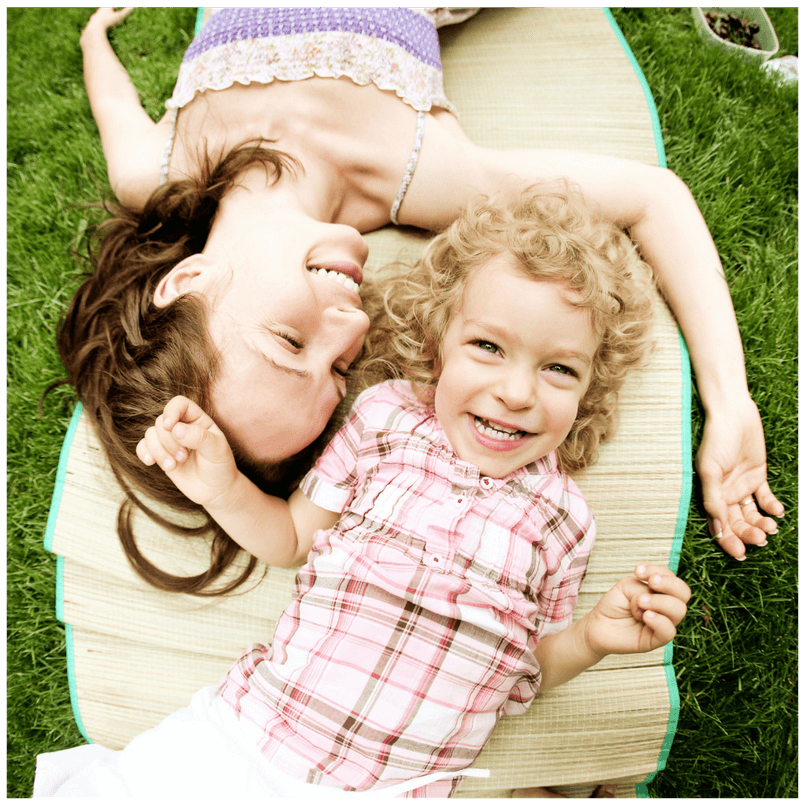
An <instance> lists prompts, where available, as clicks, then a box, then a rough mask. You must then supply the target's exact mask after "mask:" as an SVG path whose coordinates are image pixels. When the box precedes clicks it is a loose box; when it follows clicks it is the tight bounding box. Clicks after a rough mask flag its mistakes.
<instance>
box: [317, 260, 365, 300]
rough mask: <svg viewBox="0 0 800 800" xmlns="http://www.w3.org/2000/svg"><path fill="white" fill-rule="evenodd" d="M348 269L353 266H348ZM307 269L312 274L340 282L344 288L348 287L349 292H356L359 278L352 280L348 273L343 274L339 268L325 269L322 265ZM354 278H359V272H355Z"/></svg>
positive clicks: (351, 268) (351, 269) (352, 268)
mask: <svg viewBox="0 0 800 800" xmlns="http://www.w3.org/2000/svg"><path fill="white" fill-rule="evenodd" d="M349 270H350V271H353V270H354V267H352V266H351V267H349ZM308 271H309V272H310V273H311V274H312V275H322V276H323V277H325V278H331V279H332V280H334V281H336V282H337V283H340V284H341V285H342V286H344V287H345V288H346V289H349V290H350V291H351V292H355V293H356V294H358V289H359V286H358V284H359V282H360V281H359V280H354V279H353V278H352V277H350V275H347V274H345V273H344V272H340V271H339V270H335V269H325V268H324V267H309V268H308ZM359 273H360V270H359ZM354 277H355V278H356V279H360V278H361V275H360V274H355V276H354Z"/></svg>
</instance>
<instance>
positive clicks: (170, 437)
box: [155, 398, 232, 463]
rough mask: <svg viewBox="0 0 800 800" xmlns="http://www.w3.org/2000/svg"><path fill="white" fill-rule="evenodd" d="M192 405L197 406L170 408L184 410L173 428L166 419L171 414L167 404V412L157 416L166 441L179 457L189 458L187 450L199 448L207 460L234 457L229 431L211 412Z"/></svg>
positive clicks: (157, 424) (213, 460) (222, 459)
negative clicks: (223, 427)
mask: <svg viewBox="0 0 800 800" xmlns="http://www.w3.org/2000/svg"><path fill="white" fill-rule="evenodd" d="M184 399H185V398H184ZM170 402H172V401H170ZM189 402H191V401H189ZM192 406H194V409H192V408H189V407H186V406H180V407H178V406H177V405H176V406H175V407H172V408H170V413H172V412H175V411H177V410H183V411H184V413H183V414H182V417H181V419H180V420H179V421H177V422H173V423H172V426H171V430H167V428H166V425H167V424H168V423H167V422H165V420H164V417H166V415H167V409H166V408H165V411H164V414H162V416H160V417H159V418H158V419H157V420H156V425H155V427H156V430H157V431H159V435H160V439H161V441H162V443H163V444H164V445H165V446H166V448H167V450H169V451H170V453H172V454H173V455H174V456H175V457H176V458H177V459H178V460H182V458H185V453H186V452H188V451H192V450H196V451H197V452H199V453H200V454H201V455H202V456H203V458H204V459H206V460H207V461H211V462H215V463H224V462H226V461H228V460H230V459H231V457H232V456H231V451H230V447H229V445H228V440H227V439H226V438H225V434H224V433H223V432H222V431H221V430H220V429H219V428H218V427H217V426H216V425H215V424H214V421H213V420H212V419H211V417H209V416H208V414H206V413H204V412H203V411H201V410H200V409H199V407H198V406H197V405H195V404H192ZM196 412H199V414H198V413H196ZM186 420H193V421H191V422H188V421H186Z"/></svg>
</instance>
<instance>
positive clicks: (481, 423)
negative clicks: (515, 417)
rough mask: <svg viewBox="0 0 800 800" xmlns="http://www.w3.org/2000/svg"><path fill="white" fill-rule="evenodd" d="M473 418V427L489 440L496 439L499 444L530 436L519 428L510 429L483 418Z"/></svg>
mask: <svg viewBox="0 0 800 800" xmlns="http://www.w3.org/2000/svg"><path fill="white" fill-rule="evenodd" d="M473 418H474V420H475V427H476V428H477V429H478V431H479V432H480V433H482V434H483V435H484V436H487V437H488V438H490V439H496V440H497V441H499V442H516V441H519V440H520V439H522V438H524V437H525V436H529V435H530V434H529V433H528V431H523V430H520V429H519V428H511V427H508V426H507V425H501V424H500V423H498V422H491V421H490V420H488V419H484V418H483V417H473Z"/></svg>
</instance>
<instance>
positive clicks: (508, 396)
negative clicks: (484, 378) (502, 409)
mask: <svg viewBox="0 0 800 800" xmlns="http://www.w3.org/2000/svg"><path fill="white" fill-rule="evenodd" d="M495 394H496V396H497V398H498V400H500V401H501V402H502V403H503V404H504V405H505V406H506V407H507V408H509V409H511V410H512V411H519V410H521V409H525V408H531V407H532V406H534V405H535V404H536V376H535V375H532V374H531V373H530V372H529V371H528V370H522V369H520V370H510V371H509V372H508V373H507V374H506V375H505V376H504V378H503V380H501V381H500V382H499V383H498V385H497V387H496V391H495Z"/></svg>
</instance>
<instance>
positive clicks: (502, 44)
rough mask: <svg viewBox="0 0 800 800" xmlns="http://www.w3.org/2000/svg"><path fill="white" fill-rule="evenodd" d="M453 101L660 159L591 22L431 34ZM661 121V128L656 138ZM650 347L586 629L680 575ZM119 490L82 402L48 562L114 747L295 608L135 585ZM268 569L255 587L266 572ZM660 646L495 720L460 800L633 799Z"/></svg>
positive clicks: (153, 539) (652, 134)
mask: <svg viewBox="0 0 800 800" xmlns="http://www.w3.org/2000/svg"><path fill="white" fill-rule="evenodd" d="M441 39H442V57H443V64H444V71H445V81H446V89H447V94H448V96H449V97H450V99H451V100H452V101H453V102H454V103H455V105H456V106H457V108H458V109H459V112H460V119H461V122H462V125H463V126H464V128H465V130H466V131H467V133H468V135H469V136H470V137H471V138H472V139H473V140H474V141H475V142H476V143H478V144H481V145H486V146H493V147H498V148H502V149H506V148H515V147H531V148H533V147H554V148H559V149H575V150H583V151H589V152H596V153H604V154H610V155H618V156H623V157H627V158H634V159H638V160H640V161H645V162H647V163H652V164H658V163H659V160H660V155H659V145H660V140H659V138H658V131H657V127H656V130H655V131H654V126H653V121H652V120H651V110H650V106H649V104H648V94H647V92H646V91H645V90H643V88H642V85H641V84H640V81H639V77H638V74H637V69H638V68H636V67H635V65H632V64H631V62H630V61H629V59H628V56H627V54H626V49H625V48H626V46H625V45H624V43H621V42H620V40H619V39H618V36H617V32H616V26H615V25H614V23H613V20H612V19H610V18H609V17H608V16H607V14H605V13H604V12H603V11H602V10H601V9H574V10H573V9H542V8H512V9H487V10H484V11H482V12H481V13H480V14H479V15H478V16H477V17H475V18H474V19H472V20H470V21H469V22H467V23H465V24H463V25H458V26H454V27H452V28H445V29H443V30H442V31H441ZM656 126H657V123H656ZM368 239H369V243H370V264H369V266H370V269H372V270H374V271H379V270H380V268H381V267H382V266H383V265H385V264H386V263H388V262H389V261H394V260H396V259H397V257H398V254H400V255H402V256H404V257H405V258H414V257H415V255H416V253H418V252H419V250H420V249H421V247H422V244H423V242H424V239H422V238H421V237H419V236H417V235H412V234H410V233H408V232H404V231H401V230H398V229H385V230H383V231H379V232H376V233H373V234H369V237H368ZM656 338H657V345H658V346H657V351H656V353H655V354H654V356H653V357H652V358H651V360H650V362H649V364H648V365H647V366H646V367H645V368H644V369H642V370H640V371H638V372H636V373H634V374H633V375H632V376H631V377H630V379H629V380H628V382H627V384H626V387H625V389H624V391H623V397H622V402H621V409H620V423H619V430H618V433H617V435H616V436H615V438H614V439H613V440H612V441H610V442H609V443H608V444H607V445H605V446H604V447H603V449H602V453H601V457H600V460H599V461H598V463H597V464H596V465H594V466H593V467H592V468H590V469H589V470H587V471H586V472H585V473H583V474H581V475H579V476H577V480H578V483H579V485H580V486H581V489H582V490H583V491H584V493H585V494H586V496H587V499H588V501H589V504H590V506H591V507H592V509H593V511H594V512H595V516H596V518H597V525H598V536H597V544H596V546H595V549H594V551H593V554H592V558H591V561H590V565H589V571H588V573H587V577H586V581H585V583H584V586H583V589H582V591H581V596H580V600H579V606H578V610H577V612H576V618H579V617H580V616H581V615H582V614H584V613H585V612H586V611H587V610H588V609H589V608H591V607H592V606H593V605H594V604H595V602H596V601H597V599H598V598H599V597H600V596H601V595H602V594H603V593H604V592H605V591H606V590H607V589H608V588H609V587H610V586H611V585H612V584H613V583H614V582H615V581H616V580H617V579H618V578H619V577H621V576H623V575H625V574H627V573H629V572H630V571H631V570H632V569H633V567H634V566H635V565H636V564H637V563H639V562H641V561H645V560H648V561H654V562H657V563H661V564H664V565H668V566H671V567H672V568H675V567H677V558H678V553H679V551H680V544H681V540H682V536H683V530H684V527H685V506H686V502H687V492H688V489H689V486H690V479H691V476H690V469H689V468H688V467H687V464H689V452H688V449H689V447H690V442H689V438H688V430H687V417H688V413H689V410H688V395H687V392H688V380H689V377H688V361H687V357H686V353H685V349H684V347H683V345H682V343H681V341H680V338H679V335H678V332H677V329H676V326H675V323H674V321H673V319H672V317H671V315H670V314H669V312H668V311H667V310H666V307H665V306H664V305H663V304H661V307H660V309H659V315H658V322H657V331H656ZM120 498H121V493H120V492H119V489H118V488H117V486H116V485H115V482H114V479H113V476H112V475H111V473H110V470H109V469H108V467H107V465H106V464H105V460H104V457H103V454H102V452H101V451H100V449H99V446H98V444H97V442H96V440H95V438H94V435H93V433H92V431H91V429H90V426H89V425H88V423H87V420H86V419H85V417H82V416H81V413H80V407H79V408H78V409H77V410H76V414H75V416H74V418H73V422H72V425H71V426H70V431H69V433H68V436H67V439H66V441H65V444H64V449H63V451H62V458H61V463H60V465H59V474H58V480H57V486H56V490H55V494H54V498H53V504H52V508H51V514H50V519H49V520H48V528H47V533H46V537H45V546H46V547H47V549H49V550H50V551H51V552H53V553H55V554H57V555H58V556H59V559H58V566H59V570H58V574H59V579H58V580H59V586H58V597H57V605H58V608H57V613H58V617H59V619H60V620H61V621H62V622H64V623H65V625H66V636H67V649H68V658H69V662H70V663H69V669H70V690H71V695H72V703H73V709H74V711H75V717H76V720H77V722H78V725H79V727H80V728H81V731H82V733H83V734H84V736H86V737H87V739H89V740H90V741H94V742H97V743H99V744H104V745H106V746H109V747H113V748H121V747H124V746H125V744H126V743H127V742H128V741H129V740H130V739H131V738H133V737H134V736H135V735H136V734H138V733H139V732H141V731H143V730H145V729H147V728H149V727H152V726H153V725H155V724H156V723H158V722H159V721H160V720H161V719H163V717H164V716H166V715H167V714H169V713H170V712H171V711H173V710H175V709H177V708H179V707H181V706H183V705H185V704H186V703H187V702H188V700H189V698H190V697H191V695H192V694H193V693H194V691H195V690H196V689H198V688H200V687H201V686H205V685H208V684H214V683H217V682H218V681H219V679H220V677H221V676H222V675H223V674H224V672H225V671H226V669H227V668H228V666H229V665H230V664H231V663H232V662H233V661H234V660H235V659H236V658H237V657H238V655H239V654H240V652H241V650H242V649H243V648H244V647H246V646H247V645H249V644H250V643H251V642H253V641H265V640H266V641H269V640H270V638H271V636H272V630H273V628H274V625H275V621H276V619H277V617H278V615H279V614H280V612H281V610H282V609H283V607H284V606H285V605H286V604H287V603H288V600H289V597H290V593H291V588H292V582H293V575H294V573H293V571H291V570H282V569H274V568H271V569H270V570H269V573H268V575H267V577H266V578H265V579H264V580H263V581H261V582H258V581H257V579H256V578H255V577H254V578H253V579H251V580H250V582H249V583H248V584H247V585H246V587H245V590H243V591H240V592H239V593H238V594H237V595H235V596H228V597H226V598H224V599H216V600H207V599H198V598H193V597H185V596H173V595H170V594H166V593H163V592H159V591H156V590H154V589H152V588H150V587H149V586H148V585H147V584H145V583H144V582H143V581H142V580H141V579H139V578H138V577H137V576H136V575H135V574H134V573H133V572H132V570H131V568H130V567H129V565H128V562H127V560H126V559H125V557H124V555H123V553H122V549H121V547H120V545H119V542H118V540H117V536H116V515H117V511H118V508H119V502H120ZM135 523H136V530H137V532H138V535H139V538H140V540H141V542H142V547H143V549H144V551H145V553H147V554H148V555H150V556H151V557H152V559H153V560H154V561H155V562H156V563H157V564H160V565H162V566H164V567H165V568H169V569H172V570H177V569H178V565H179V566H180V568H181V569H184V570H185V571H186V573H187V574H189V573H192V572H197V571H200V570H201V569H204V568H205V566H206V565H207V562H208V555H207V551H206V550H205V545H204V543H202V542H191V543H187V542H184V541H180V540H179V539H178V537H175V536H174V535H170V534H164V533H162V532H161V531H160V529H158V528H157V527H155V526H153V525H152V524H151V523H149V521H148V520H146V519H145V518H144V517H143V516H141V515H139V516H137V517H136V520H135ZM260 575H261V573H259V576H260ZM677 703H678V700H677V690H676V687H675V681H674V675H673V672H672V667H671V646H668V647H667V648H662V649H661V650H658V651H655V652H653V653H648V654H643V655H640V656H625V657H622V656H612V657H609V658H607V659H605V660H604V661H603V662H601V664H599V665H598V666H597V667H595V668H593V669H591V670H589V671H587V672H586V673H584V674H583V675H581V676H579V677H578V678H577V679H575V680H574V681H571V682H570V683H569V684H566V685H565V686H561V687H558V688H557V689H554V690H552V691H551V692H548V693H546V694H543V695H542V696H541V697H539V698H537V699H536V701H535V702H534V704H533V707H532V708H531V710H530V711H529V712H528V713H527V714H525V715H523V716H520V717H513V718H506V719H503V720H501V722H500V724H499V725H498V727H497V730H496V731H495V733H494V735H493V736H492V739H491V741H490V742H489V745H488V746H487V748H486V749H485V751H484V752H483V753H482V754H481V756H480V758H479V759H478V761H477V763H476V766H480V767H488V768H490V769H491V770H492V777H491V778H489V779H477V778H468V779H466V780H465V781H464V782H463V784H462V785H461V787H460V789H459V791H458V794H457V796H461V797H503V796H509V795H510V792H511V790H512V789H513V788H516V787H524V786H534V785H535V786H559V787H562V790H564V791H565V793H566V794H568V795H570V796H576V797H577V796H587V795H588V794H589V792H590V791H591V789H590V788H587V787H593V786H594V785H596V784H597V783H600V782H603V783H606V782H616V783H617V784H618V794H619V796H621V797H625V796H630V797H633V796H636V795H637V784H639V788H638V793H639V794H640V795H643V796H646V789H645V788H644V787H643V785H642V781H644V780H645V778H646V777H647V776H650V775H652V773H653V772H654V771H655V770H656V769H658V768H660V767H661V766H663V761H664V759H665V757H666V753H667V752H668V749H669V744H670V742H671V735H672V732H673V731H674V726H675V724H676V720H677Z"/></svg>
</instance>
